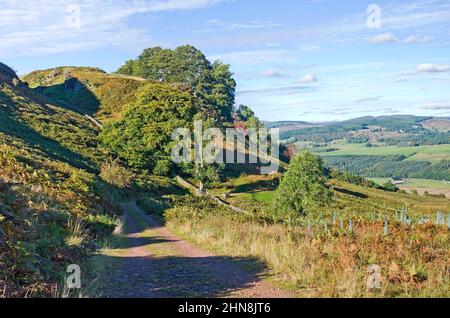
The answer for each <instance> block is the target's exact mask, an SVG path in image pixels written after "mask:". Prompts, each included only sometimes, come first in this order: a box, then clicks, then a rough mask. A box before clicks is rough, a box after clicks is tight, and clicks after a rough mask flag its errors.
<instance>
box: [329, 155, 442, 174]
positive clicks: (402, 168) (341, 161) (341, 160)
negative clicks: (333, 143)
mask: <svg viewBox="0 0 450 318" xmlns="http://www.w3.org/2000/svg"><path fill="white" fill-rule="evenodd" d="M405 159H406V157H405V156H403V155H390V156H330V157H326V158H325V160H326V161H327V163H328V164H329V165H330V166H332V167H335V168H338V169H342V170H344V171H348V172H350V173H352V174H356V175H359V176H364V177H378V178H391V177H400V178H417V179H435V180H450V161H449V160H446V161H441V162H437V163H432V162H429V161H415V160H410V161H406V160H405Z"/></svg>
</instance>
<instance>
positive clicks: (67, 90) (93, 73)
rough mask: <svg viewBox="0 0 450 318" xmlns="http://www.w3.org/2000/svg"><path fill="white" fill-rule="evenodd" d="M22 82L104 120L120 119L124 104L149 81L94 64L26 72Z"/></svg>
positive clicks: (62, 104) (48, 96)
mask: <svg viewBox="0 0 450 318" xmlns="http://www.w3.org/2000/svg"><path fill="white" fill-rule="evenodd" d="M23 81H24V82H26V83H28V85H29V86H30V88H33V89H34V90H35V91H37V92H39V93H42V94H43V95H45V96H46V97H47V98H49V100H51V101H52V102H53V103H55V104H58V105H59V106H61V107H65V108H69V109H73V110H75V111H78V112H81V113H85V114H88V115H94V116H95V117H96V118H99V119H101V120H107V119H109V118H117V117H118V115H119V113H120V112H121V111H122V109H123V107H124V106H125V105H126V104H128V103H130V102H132V101H134V98H135V92H136V90H137V89H138V88H139V87H141V86H142V85H145V84H146V83H148V81H145V80H143V79H140V78H137V77H129V76H122V75H113V74H107V73H105V72H104V71H102V70H100V69H98V68H91V67H58V68H54V69H49V70H40V71H35V72H32V73H30V74H28V75H25V76H24V77H23Z"/></svg>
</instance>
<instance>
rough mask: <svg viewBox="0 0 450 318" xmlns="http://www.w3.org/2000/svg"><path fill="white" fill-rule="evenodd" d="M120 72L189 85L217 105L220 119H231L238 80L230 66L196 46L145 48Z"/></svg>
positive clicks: (211, 103)
mask: <svg viewBox="0 0 450 318" xmlns="http://www.w3.org/2000/svg"><path fill="white" fill-rule="evenodd" d="M117 73H118V74H123V75H129V76H138V77H142V78H144V79H147V80H153V81H156V82H166V83H179V84H183V85H185V86H187V87H190V88H191V89H192V91H193V93H194V94H195V96H196V97H199V98H201V99H203V100H204V102H205V103H206V104H210V105H212V106H213V107H214V108H216V109H217V110H218V111H219V114H220V116H221V121H223V122H232V118H233V109H234V108H233V107H234V100H235V89H236V81H235V80H234V79H233V73H232V72H231V71H230V66H229V65H227V64H223V63H222V62H219V61H215V62H213V63H211V62H210V61H209V60H208V59H207V58H206V57H205V55H204V54H203V53H202V52H201V51H200V50H198V49H196V48H195V47H193V46H190V45H184V46H180V47H178V48H176V49H174V50H171V49H163V48H161V47H154V48H148V49H145V50H144V52H142V54H141V55H139V56H138V57H137V58H136V59H135V60H130V61H127V62H126V63H125V64H124V65H123V66H121V67H120V68H119V69H118V70H117Z"/></svg>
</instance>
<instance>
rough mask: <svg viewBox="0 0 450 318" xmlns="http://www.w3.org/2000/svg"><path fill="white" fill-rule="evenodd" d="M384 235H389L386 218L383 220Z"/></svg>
mask: <svg viewBox="0 0 450 318" xmlns="http://www.w3.org/2000/svg"><path fill="white" fill-rule="evenodd" d="M384 236H389V224H388V220H387V219H386V220H385V221H384Z"/></svg>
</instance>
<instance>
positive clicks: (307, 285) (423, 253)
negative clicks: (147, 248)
mask: <svg viewBox="0 0 450 318" xmlns="http://www.w3.org/2000/svg"><path fill="white" fill-rule="evenodd" d="M276 184H277V181H276V178H273V177H263V176H256V175H255V176H241V177H240V178H238V179H232V180H230V181H229V182H228V183H227V184H226V185H227V187H226V189H222V191H223V192H231V197H230V198H228V199H226V200H228V201H229V202H231V203H233V204H234V205H236V206H239V207H241V208H243V209H245V210H247V211H248V212H250V213H249V214H243V213H236V212H234V211H231V210H227V209H224V208H217V207H216V208H214V206H213V204H210V205H206V204H205V202H195V201H192V200H183V201H181V202H178V203H176V204H175V205H174V206H173V207H172V208H170V209H168V210H167V211H166V213H165V217H166V221H167V224H168V226H169V227H170V228H171V229H172V230H173V231H175V232H176V233H177V234H179V235H181V236H182V237H184V238H187V239H190V240H192V241H194V242H196V243H197V244H200V245H201V246H204V247H205V248H209V249H211V250H212V251H214V252H216V253H218V254H220V255H226V256H229V257H248V258H254V259H256V260H258V261H259V262H260V263H261V264H262V266H263V267H266V268H267V269H268V275H269V277H270V280H272V281H273V282H275V283H277V284H279V286H281V287H284V288H288V289H290V290H291V291H292V292H293V293H294V294H297V295H299V296H301V297H433V296H434V297H446V295H448V293H449V292H450V290H449V286H450V284H449V279H450V277H449V275H448V265H449V263H448V262H449V258H448V256H449V234H450V232H449V231H448V228H447V225H443V226H437V225H435V224H434V221H433V218H434V217H435V213H436V209H441V210H442V211H448V210H449V209H450V201H449V200H446V199H442V198H431V197H430V198H428V197H420V196H417V195H408V194H399V193H389V192H386V191H381V190H376V189H370V188H363V187H359V186H355V185H352V184H348V183H345V182H339V181H336V180H331V181H330V185H332V186H333V187H334V196H335V200H334V202H333V204H332V205H331V206H328V207H324V208H323V209H319V210H314V211H309V212H310V213H309V215H308V217H307V219H306V220H300V222H295V223H293V224H289V225H287V224H283V223H274V222H272V221H271V219H270V214H271V213H270V205H271V202H272V200H273V189H275V187H276ZM215 193H220V190H219V189H216V191H215ZM211 205H212V206H211ZM403 206H405V207H407V211H408V215H409V216H410V217H411V219H412V224H411V225H402V224H401V222H400V221H399V219H398V218H397V219H396V212H395V211H397V216H398V215H399V213H400V212H399V210H400V209H401V208H402V207H403ZM333 212H336V217H337V218H336V220H333ZM422 212H425V216H426V218H428V213H430V215H431V216H430V220H428V219H427V220H426V221H425V223H424V224H421V223H420V215H421V213H422ZM350 220H352V222H353V223H352V228H351V230H350ZM385 220H388V222H389V234H388V235H386V233H385V230H384V227H385V223H384V222H385ZM341 222H342V223H341ZM308 223H309V224H310V225H309V226H308ZM340 224H342V225H340ZM373 264H376V265H378V266H379V267H380V270H381V274H382V288H381V289H380V290H368V289H367V285H366V279H367V270H368V268H369V266H371V265H373Z"/></svg>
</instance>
